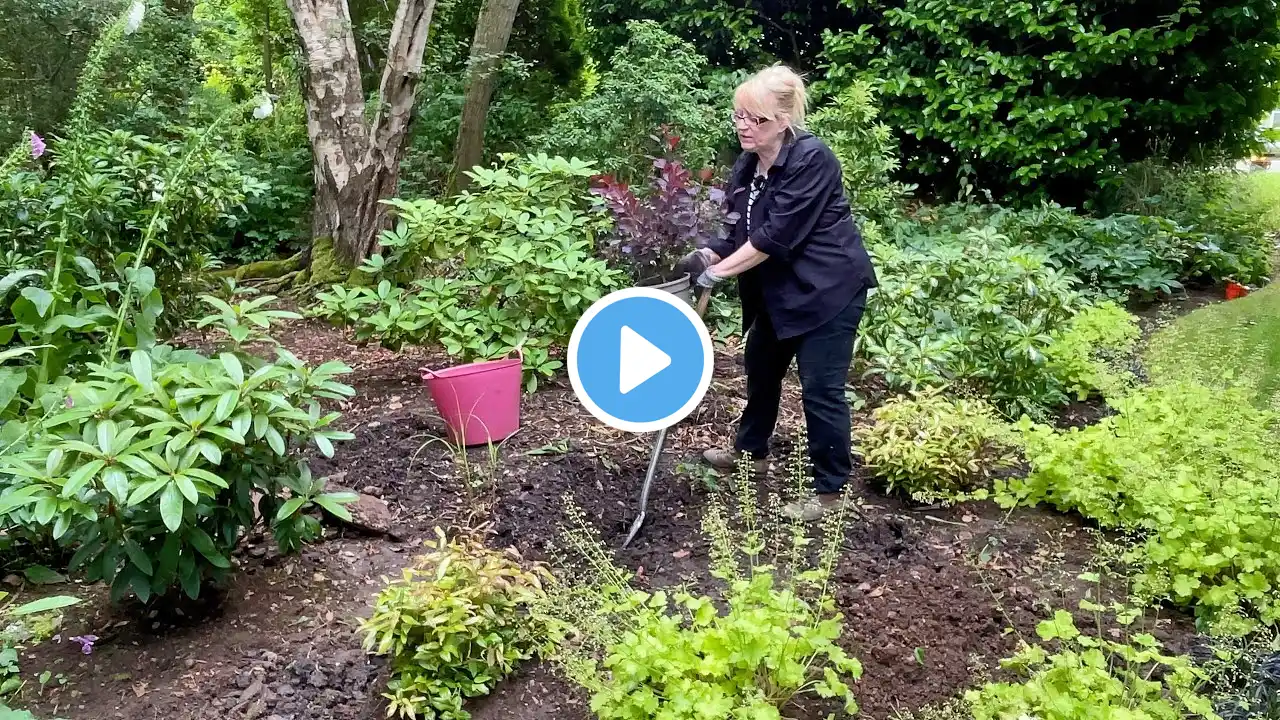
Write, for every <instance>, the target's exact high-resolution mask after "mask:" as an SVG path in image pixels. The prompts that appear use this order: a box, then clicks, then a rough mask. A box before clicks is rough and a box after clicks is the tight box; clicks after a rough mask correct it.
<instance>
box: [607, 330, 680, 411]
mask: <svg viewBox="0 0 1280 720" xmlns="http://www.w3.org/2000/svg"><path fill="white" fill-rule="evenodd" d="M621 345H622V357H621V358H619V361H618V392H620V393H622V394H623V395H626V394H627V393H629V392H631V391H632V390H635V389H636V388H637V387H639V386H640V385H642V384H644V382H645V381H646V380H648V379H649V378H651V377H653V376H654V375H657V374H658V373H660V372H662V371H663V370H665V369H666V368H667V366H668V365H670V364H671V356H670V355H668V354H666V353H664V352H662V351H661V350H659V349H658V348H657V347H656V346H655V345H654V344H653V343H651V342H649V341H648V340H645V339H644V338H643V337H641V336H640V333H638V332H636V331H635V330H632V329H631V328H629V327H627V326H626V325H623V326H622V340H621Z"/></svg>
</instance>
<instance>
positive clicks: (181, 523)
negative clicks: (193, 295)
mask: <svg viewBox="0 0 1280 720" xmlns="http://www.w3.org/2000/svg"><path fill="white" fill-rule="evenodd" d="M205 300H206V302H208V303H209V304H210V305H211V306H212V307H213V308H214V309H215V310H216V311H217V312H216V314H214V315H211V316H210V317H208V318H205V319H204V320H202V321H201V326H203V327H210V328H212V329H214V330H216V331H218V332H219V333H221V334H223V335H225V336H226V339H227V340H228V342H227V343H226V346H225V351H224V352H222V353H221V354H219V355H218V356H217V357H215V358H209V357H205V356H202V355H200V354H198V353H196V352H193V351H187V350H176V349H173V348H169V347H166V346H156V347H154V348H151V349H149V350H146V349H143V350H134V351H133V353H132V354H131V356H130V357H129V359H128V360H127V361H121V362H105V363H97V364H93V365H92V366H91V369H90V371H89V373H88V374H87V377H85V378H84V379H77V380H74V381H71V382H69V383H67V384H66V385H65V386H64V387H61V388H53V389H51V390H49V391H48V392H46V393H45V394H43V395H42V396H41V397H40V398H39V401H38V404H37V406H36V408H35V409H34V411H33V412H32V413H31V414H30V415H29V417H28V418H27V419H25V420H23V421H16V420H15V421H13V422H10V423H7V424H6V425H5V426H4V432H5V435H6V438H12V444H10V443H9V441H8V440H6V444H5V446H3V447H4V449H5V450H6V452H4V453H3V454H0V487H2V488H3V489H2V491H0V512H2V513H3V515H4V520H5V524H6V525H7V526H14V527H18V528H23V529H25V530H26V531H28V532H30V533H33V534H41V535H44V536H47V537H49V538H50V539H52V540H53V541H56V542H58V543H60V544H61V545H63V546H65V547H67V548H75V549H76V552H75V555H74V556H73V557H72V560H71V566H72V569H83V570H84V571H85V573H86V577H87V579H88V580H89V581H96V580H103V581H105V582H107V583H109V584H111V592H112V597H113V599H116V600H119V599H122V598H123V597H124V596H125V595H126V594H127V593H129V592H132V593H134V594H136V595H137V597H138V598H139V599H140V600H142V601H143V602H147V601H149V600H150V599H152V598H153V597H160V596H163V595H165V594H166V593H167V592H168V591H170V590H171V589H172V588H174V587H178V586H181V588H182V590H183V591H185V592H186V593H187V595H189V596H190V597H192V598H194V597H197V596H198V595H199V593H200V590H201V587H202V586H203V585H204V584H205V583H206V582H207V581H210V580H213V581H217V580H219V579H221V578H222V577H224V576H225V575H226V573H227V572H228V571H229V570H230V568H231V559H230V558H231V551H232V549H233V548H234V547H235V545H236V544H237V542H239V540H240V535H241V531H242V529H243V528H245V527H248V526H251V525H253V524H254V522H255V519H254V518H255V514H256V513H261V514H262V515H263V516H264V517H265V518H266V519H267V522H268V524H269V527H270V529H271V531H272V533H273V534H274V536H275V538H276V540H277V542H278V543H279V545H280V546H281V549H282V550H285V551H289V550H295V549H297V548H298V546H299V545H300V544H301V543H302V542H304V541H306V540H309V539H313V538H315V537H317V536H318V535H319V531H320V528H319V523H318V521H317V520H316V519H315V518H313V517H311V516H310V515H309V514H307V511H308V510H310V509H312V508H318V509H322V510H324V511H326V512H329V513H332V514H334V515H337V516H339V517H344V518H347V517H349V516H348V513H347V511H346V510H345V508H344V507H343V503H345V502H350V501H352V500H354V496H353V495H351V494H349V493H346V494H334V493H326V492H325V491H324V483H323V481H321V480H320V479H318V478H312V476H311V473H310V471H309V469H308V467H307V464H306V461H305V460H304V459H303V453H304V452H305V451H306V446H308V445H311V444H314V445H315V446H316V447H317V448H318V449H319V450H320V452H321V453H322V454H324V455H325V456H332V454H333V441H336V440H344V439H349V438H350V437H351V435H350V434H349V433H346V432H340V431H337V430H334V429H333V428H332V424H333V423H334V421H336V420H337V419H338V417H339V415H338V413H336V412H329V413H326V412H323V411H322V410H321V405H320V403H321V401H322V400H342V399H345V398H348V397H350V396H351V395H352V394H353V391H352V390H351V388H349V387H347V386H345V385H342V384H340V383H338V382H337V380H336V378H337V377H338V376H339V375H341V374H342V373H345V372H349V370H348V369H347V368H346V367H344V366H343V365H342V364H341V363H337V362H330V363H325V364H323V365H321V366H319V367H315V368H312V367H309V366H308V365H307V364H305V363H304V362H302V361H301V360H299V359H298V358H296V357H294V356H293V355H292V354H291V353H289V352H288V351H287V350H284V349H277V351H276V359H275V360H265V359H262V358H260V357H258V356H257V355H254V354H251V353H249V352H247V351H246V350H245V346H246V345H248V344H250V343H255V342H262V341H264V340H266V341H269V338H266V337H264V336H263V335H262V329H263V328H267V327H269V326H270V324H271V322H272V321H273V320H276V319H280V318H285V317H297V316H296V315H292V314H291V313H285V312H282V311H276V310H271V309H269V308H267V307H266V304H267V303H269V302H270V301H271V300H272V298H271V297H270V296H265V297H261V298H257V299H254V300H248V301H244V302H239V301H233V302H234V304H230V303H227V302H226V301H224V300H221V299H218V298H215V297H206V298H205ZM255 496H259V497H255Z"/></svg>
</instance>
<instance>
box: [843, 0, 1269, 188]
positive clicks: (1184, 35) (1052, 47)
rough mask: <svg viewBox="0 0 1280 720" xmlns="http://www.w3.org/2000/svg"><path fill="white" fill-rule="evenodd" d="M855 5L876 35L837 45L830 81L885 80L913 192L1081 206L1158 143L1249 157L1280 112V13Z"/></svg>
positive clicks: (1248, 1)
mask: <svg viewBox="0 0 1280 720" xmlns="http://www.w3.org/2000/svg"><path fill="white" fill-rule="evenodd" d="M844 4H845V5H846V6H848V7H849V8H851V9H853V10H855V11H861V12H863V13H865V15H864V17H866V18H867V21H866V22H865V23H864V24H863V25H862V26H861V27H858V28H856V29H854V30H853V31H850V32H842V33H833V34H831V35H829V36H828V37H827V40H826V51H827V55H828V58H829V60H830V61H831V62H832V64H833V66H834V68H833V71H832V74H833V75H834V76H836V79H840V78H841V77H848V76H851V75H853V74H855V73H857V72H859V71H863V70H865V72H866V73H868V74H872V75H874V76H875V77H877V78H879V79H881V81H882V84H883V93H884V103H885V122H886V123H888V124H889V125H890V126H892V127H894V128H896V129H898V131H899V132H900V133H901V136H902V139H903V156H904V157H906V158H909V160H908V161H907V164H906V170H907V172H908V174H909V176H910V177H911V178H912V179H913V180H915V179H916V178H919V180H918V181H919V182H921V184H922V185H927V186H928V187H929V188H930V189H931V190H935V191H936V192H937V194H938V195H940V196H942V197H949V196H951V197H954V195H958V194H960V193H962V192H964V191H965V189H966V188H967V187H972V185H973V183H975V182H980V183H981V184H982V187H983V189H989V190H990V191H992V192H993V193H994V194H995V196H996V198H997V199H1002V198H1003V197H1006V196H1008V197H1019V196H1027V195H1041V196H1048V197H1049V198H1059V199H1069V198H1075V199H1079V198H1081V197H1083V196H1085V195H1087V193H1089V191H1090V190H1092V189H1093V188H1094V187H1096V186H1097V184H1098V181H1099V180H1105V179H1106V178H1108V177H1109V176H1112V175H1113V173H1114V172H1115V171H1116V170H1118V169H1119V168H1122V167H1123V165H1124V163H1125V162H1126V161H1128V160H1131V159H1133V158H1141V157H1146V156H1148V155H1149V154H1152V148H1153V146H1154V145H1155V144H1156V141H1157V140H1167V143H1166V144H1165V145H1164V146H1163V147H1162V148H1161V150H1163V151H1164V154H1166V155H1168V156H1169V157H1172V158H1174V159H1181V158H1184V157H1188V156H1190V155H1191V154H1192V153H1193V152H1194V151H1195V150H1197V149H1198V148H1199V147H1201V146H1203V145H1206V144H1209V143H1214V144H1219V145H1221V146H1222V148H1223V150H1224V152H1225V153H1226V154H1228V155H1229V156H1231V157H1239V156H1240V155H1241V154H1243V153H1244V152H1246V151H1247V150H1248V149H1249V147H1250V146H1251V144H1252V142H1253V141H1254V137H1255V129H1256V127H1257V123H1258V118H1260V117H1262V116H1263V114H1264V113H1266V112H1269V111H1270V110H1271V108H1273V107H1275V106H1276V103H1277V80H1276V79H1277V78H1280V72H1277V69H1278V67H1280V65H1278V62H1280V61H1278V60H1277V55H1276V47H1277V45H1280V23H1277V22H1276V20H1277V17H1278V13H1280V10H1278V9H1277V7H1276V6H1275V5H1273V4H1271V3H1269V2H1262V1H1261V0H1232V1H1230V2H1220V3H1215V4H1214V5H1213V6H1211V7H1210V6H1206V5H1204V4H1201V3H1196V2H1191V1H1184V2H1176V3H1167V4H1161V3H1141V4H1135V5H1133V6H1131V7H1127V8H1126V10H1125V11H1123V12H1117V11H1115V10H1114V9H1113V8H1112V7H1111V6H1109V5H1106V4H1098V3H1092V2H1079V1H1073V0H1066V1H1063V2H1051V3H1026V4H1019V5H1009V4H1005V3H1000V2H990V1H978V2H975V1H974V0H941V1H940V0H892V1H890V2H875V3H872V2H869V1H868V0H845V2H844ZM1242 17H1248V18H1252V19H1253V22H1248V23H1245V22H1241V21H1240V18H1242ZM1170 87H1178V88H1180V91H1179V92H1177V93H1173V94H1170V93H1168V92H1167V91H1166V89H1167V88H1170ZM1183 89H1185V92H1183V91H1182V90H1183ZM1073 202H1074V200H1073Z"/></svg>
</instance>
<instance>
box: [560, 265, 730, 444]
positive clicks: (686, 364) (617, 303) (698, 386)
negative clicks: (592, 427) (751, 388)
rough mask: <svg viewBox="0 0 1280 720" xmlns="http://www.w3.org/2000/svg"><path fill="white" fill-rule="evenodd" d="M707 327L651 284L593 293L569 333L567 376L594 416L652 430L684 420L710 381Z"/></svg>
mask: <svg viewBox="0 0 1280 720" xmlns="http://www.w3.org/2000/svg"><path fill="white" fill-rule="evenodd" d="M713 367H714V355H713V353H712V349H711V335H710V334H709V333H707V327H706V325H704V324H703V323H702V320H701V319H700V318H699V317H698V315H697V313H696V312H694V310H693V308H691V307H689V304H688V303H686V302H684V301H682V300H681V299H680V298H678V297H676V296H675V295H672V294H671V293H668V292H663V291H661V290H655V289H653V288H643V287H639V288H628V289H626V290H619V291H617V292H613V293H610V294H608V295H606V296H604V297H602V298H600V299H599V300H597V301H596V302H595V303H594V304H593V305H592V306H591V307H590V308H588V309H587V312H586V313H585V314H584V315H583V316H582V318H581V319H580V320H578V324H577V325H576V326H575V327H574V328H573V336H572V337H571V338H570V339H569V380H570V382H572V383H573V391H574V392H575V393H577V395H578V400H580V401H581V402H582V404H583V405H584V406H585V407H586V408H587V410H588V411H590V412H591V414H592V415H594V416H595V417H596V418H597V419H598V420H600V422H602V423H604V424H606V425H608V426H610V427H615V428H618V429H619V430H626V431H629V432H653V431H655V430H661V429H663V428H665V427H670V426H671V425H674V424H676V423H678V422H680V421H681V420H683V419H684V418H685V417H686V416H687V415H688V414H689V413H691V412H693V409H694V408H695V407H697V406H698V403H699V402H701V401H702V396H703V395H705V394H706V392H707V387H708V386H709V385H710V384H711V371H712V369H713Z"/></svg>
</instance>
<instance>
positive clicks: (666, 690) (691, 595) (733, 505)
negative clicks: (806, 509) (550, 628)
mask: <svg viewBox="0 0 1280 720" xmlns="http://www.w3.org/2000/svg"><path fill="white" fill-rule="evenodd" d="M804 447H805V444H804V442H803V440H800V441H798V442H797V448H799V450H797V452H796V455H795V456H794V457H793V459H792V461H791V462H790V463H789V475H790V485H789V486H788V487H787V488H785V489H784V490H783V491H782V493H778V492H776V491H772V492H768V493H767V494H765V496H764V502H763V503H761V502H760V497H761V495H760V494H759V488H758V487H757V486H756V484H755V483H754V482H753V481H752V478H751V471H750V469H749V468H748V467H747V466H745V465H744V466H743V467H742V468H740V469H739V472H738V473H737V474H736V475H735V476H734V478H733V488H732V498H731V499H729V500H726V499H723V498H721V497H719V496H716V497H713V498H712V501H711V504H710V506H709V507H708V509H707V511H706V514H705V515H704V517H703V523H702V525H703V532H704V534H705V536H706V537H707V539H708V541H709V544H710V552H711V575H712V577H713V578H714V580H713V582H712V583H710V584H713V585H715V586H716V587H717V588H718V589H717V591H716V592H714V593H706V592H699V590H698V589H695V588H693V587H689V586H683V587H679V588H674V589H670V590H654V591H648V590H642V589H640V588H639V587H638V586H637V585H636V583H635V578H633V577H632V576H631V575H630V574H629V573H627V572H625V571H624V570H622V569H621V568H619V567H618V566H617V565H616V564H615V562H614V561H613V558H612V557H611V555H610V553H609V551H608V550H606V549H605V548H604V546H603V545H602V543H601V542H600V540H599V538H598V537H597V536H596V535H595V534H594V533H593V532H591V531H590V530H589V529H588V528H587V525H586V520H585V518H584V517H583V515H582V512H581V511H580V510H579V509H578V508H577V506H576V505H574V504H573V503H572V501H571V500H569V501H568V503H567V505H568V508H567V514H568V517H569V519H570V524H569V527H568V528H567V529H566V530H565V532H564V533H563V539H564V541H565V545H566V548H565V549H566V550H567V551H568V552H567V553H562V555H564V556H565V558H566V560H565V567H566V568H567V569H568V572H566V576H565V579H564V580H563V581H562V582H557V583H554V584H553V585H552V586H550V587H549V589H548V595H547V600H546V614H547V615H548V616H550V617H551V618H554V620H555V622H557V623H559V625H560V627H564V628H571V630H570V631H569V632H568V633H567V639H566V641H565V642H563V643H561V644H560V646H559V648H558V652H557V654H556V656H555V659H556V661H557V662H558V663H559V664H560V665H561V667H562V668H563V669H564V670H565V672H566V674H567V675H568V676H569V677H570V678H572V679H573V680H574V681H576V682H578V683H579V684H581V685H582V686H583V687H584V688H586V689H587V691H588V692H590V694H591V708H592V710H593V711H594V712H595V714H596V716H597V717H599V718H601V720H650V718H655V717H660V718H670V719H671V720H684V719H688V720H693V719H694V718H728V717H735V718H737V717H741V718H748V717H749V718H761V719H772V718H781V717H782V716H783V715H782V713H783V711H784V710H785V709H786V708H787V707H788V706H789V705H790V704H792V703H793V702H795V701H797V700H799V699H800V698H802V697H803V696H807V695H812V696H817V697H818V698H822V699H827V700H830V701H834V703H835V704H836V705H837V706H838V707H839V708H841V709H843V711H844V712H846V713H855V712H856V711H857V708H858V705H857V701H856V699H855V697H854V694H853V690H852V687H851V683H852V682H853V681H856V680H857V679H858V678H859V677H861V675H862V666H861V664H860V663H859V662H858V660H857V659H856V658H854V657H852V656H850V655H848V654H847V653H846V652H845V651H844V650H843V649H842V648H841V647H840V646H839V645H838V644H837V641H838V640H839V639H840V635H841V629H842V617H841V616H840V615H839V614H838V613H837V612H836V611H835V606H834V601H833V599H832V593H831V588H830V585H829V584H828V583H829V580H830V577H831V572H832V569H833V568H834V566H835V562H836V559H837V557H838V554H839V549H840V546H841V541H842V539H843V535H844V533H843V529H844V523H845V519H846V516H847V505H846V506H844V507H841V508H839V509H838V510H832V511H831V512H829V513H828V515H827V516H826V518H825V519H824V521H823V523H822V527H821V533H820V536H819V537H818V538H812V537H810V535H809V533H808V528H807V527H806V526H805V525H803V524H802V523H801V522H800V521H798V520H790V519H787V518H785V517H784V516H783V515H782V512H781V510H782V507H783V505H784V503H786V502H789V501H791V500H793V499H796V498H799V497H802V496H803V494H804V493H806V492H811V491H810V490H809V489H808V487H807V483H806V477H807V474H806V472H805V467H804V459H803V448H804Z"/></svg>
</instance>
